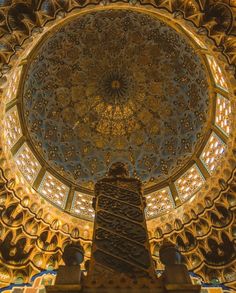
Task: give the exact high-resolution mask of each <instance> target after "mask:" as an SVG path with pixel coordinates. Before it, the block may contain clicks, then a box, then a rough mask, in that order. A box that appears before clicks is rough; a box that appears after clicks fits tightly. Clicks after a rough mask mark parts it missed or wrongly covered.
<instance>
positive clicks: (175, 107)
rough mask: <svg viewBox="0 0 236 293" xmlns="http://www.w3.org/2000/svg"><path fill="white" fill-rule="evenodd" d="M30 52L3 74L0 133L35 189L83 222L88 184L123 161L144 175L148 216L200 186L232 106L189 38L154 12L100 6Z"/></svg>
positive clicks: (216, 158)
mask: <svg viewBox="0 0 236 293" xmlns="http://www.w3.org/2000/svg"><path fill="white" fill-rule="evenodd" d="M32 47H33V48H32V49H30V50H29V52H30V53H29V54H28V53H26V59H27V62H25V61H24V59H22V60H23V61H20V63H19V65H18V66H19V67H21V69H20V70H17V69H16V73H15V75H16V77H15V78H13V81H12V82H13V87H14V86H15V87H17V86H18V81H19V84H20V86H19V89H18V91H17V92H16V91H15V92H13V93H11V95H10V98H9V99H8V100H7V106H6V112H7V113H6V127H5V133H6V137H8V142H7V144H8V147H10V148H11V153H12V154H13V157H14V160H15V162H16V165H17V167H18V169H19V170H20V172H21V173H22V174H23V176H24V178H25V179H26V181H28V183H29V184H30V187H33V188H34V190H35V191H36V193H40V194H41V195H42V196H43V197H44V198H46V199H49V200H50V201H51V202H52V203H53V204H54V205H56V206H57V207H59V208H61V209H63V210H64V209H66V210H67V211H68V212H70V213H72V214H73V215H76V216H79V217H80V218H85V219H90V220H91V219H92V218H93V216H94V213H93V209H92V197H91V195H92V193H93V186H94V182H96V181H97V180H98V179H99V178H101V177H103V176H106V175H107V171H108V169H109V167H110V166H111V164H112V163H114V162H116V161H120V162H123V163H125V164H127V166H128V168H129V171H130V174H131V175H132V176H135V177H137V178H139V179H141V180H142V182H143V184H144V189H145V194H146V196H147V209H146V215H147V219H151V218H155V217H156V216H158V215H160V214H163V213H164V212H166V211H169V210H172V209H174V208H175V207H178V206H180V205H182V203H184V202H185V201H186V200H188V199H190V198H191V197H193V196H194V195H195V194H196V193H197V192H199V190H200V189H201V188H202V187H203V186H205V185H206V184H207V179H208V178H209V177H210V176H211V175H212V174H213V173H214V172H215V171H216V169H217V166H218V165H219V163H220V162H221V159H222V157H223V155H224V153H225V151H226V149H227V139H228V136H229V133H230V122H229V121H230V120H229V117H230V112H231V103H230V101H229V97H228V96H229V93H228V85H227V82H226V80H225V79H224V77H223V75H222V73H221V69H220V67H219V66H218V64H217V63H216V61H215V59H214V57H213V56H212V55H211V54H210V52H208V50H207V47H206V46H205V45H204V44H203V43H202V42H201V40H199V39H198V38H196V37H195V36H194V34H192V33H189V32H188V31H187V30H186V29H185V28H184V27H180V26H179V25H178V24H174V23H173V22H170V21H169V19H168V18H166V17H164V16H160V15H157V14H152V13H147V12H146V11H141V10H139V9H134V8H133V9H131V8H121V7H120V8H119V9H111V8H105V9H102V8H101V9H98V10H91V11H87V12H86V13H80V14H76V17H73V16H72V17H71V18H69V19H66V20H65V21H61V22H60V25H56V26H55V27H53V28H51V29H50V30H48V32H47V33H44V34H42V37H41V38H39V40H38V41H36V42H35V44H33V46H32ZM23 56H24V54H23ZM22 65H23V66H22ZM14 83H15V84H14ZM216 88H217V91H216V90H215V89H216ZM16 95H17V97H16V99H15V96H16ZM21 180H22V179H21Z"/></svg>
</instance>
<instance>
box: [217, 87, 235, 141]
mask: <svg viewBox="0 0 236 293" xmlns="http://www.w3.org/2000/svg"><path fill="white" fill-rule="evenodd" d="M230 114H231V105H230V101H229V100H228V99H226V98H225V97H224V96H222V95H221V94H219V93H218V94H217V102H216V118H215V124H216V126H218V127H219V128H220V129H221V130H222V131H223V132H224V133H225V134H226V135H227V136H228V135H229V133H230V117H229V116H230Z"/></svg>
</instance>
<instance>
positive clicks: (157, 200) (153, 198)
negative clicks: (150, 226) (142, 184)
mask: <svg viewBox="0 0 236 293" xmlns="http://www.w3.org/2000/svg"><path fill="white" fill-rule="evenodd" d="M146 203H147V207H146V210H145V211H146V218H147V219H151V218H155V217H157V216H159V215H160V214H162V213H164V212H167V211H168V210H171V209H173V208H174V202H173V199H172V195H171V191H170V188H169V187H165V188H162V189H160V190H158V191H156V192H153V193H150V194H148V195H147V196H146Z"/></svg>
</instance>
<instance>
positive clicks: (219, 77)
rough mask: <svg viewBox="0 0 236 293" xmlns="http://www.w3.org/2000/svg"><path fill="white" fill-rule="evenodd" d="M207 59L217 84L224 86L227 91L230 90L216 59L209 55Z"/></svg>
mask: <svg viewBox="0 0 236 293" xmlns="http://www.w3.org/2000/svg"><path fill="white" fill-rule="evenodd" d="M207 60H208V63H209V65H210V68H211V72H212V76H213V78H214V81H215V84H216V86H218V87H220V88H222V89H223V90H225V91H228V86H227V83H226V80H225V78H224V76H223V73H222V70H221V69H220V67H219V65H218V64H217V62H216V61H215V59H214V57H213V56H210V55H207Z"/></svg>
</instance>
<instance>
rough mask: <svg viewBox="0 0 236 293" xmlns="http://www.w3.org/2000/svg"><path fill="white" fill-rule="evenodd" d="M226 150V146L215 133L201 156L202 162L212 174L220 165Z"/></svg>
mask: <svg viewBox="0 0 236 293" xmlns="http://www.w3.org/2000/svg"><path fill="white" fill-rule="evenodd" d="M225 150H226V144H225V143H224V142H223V141H222V140H221V139H220V138H219V137H218V136H217V135H216V134H215V133H214V132H212V134H211V136H210V138H209V140H208V142H207V144H206V146H205V148H204V150H203V152H202V154H201V156H200V159H201V161H202V162H203V164H204V165H205V166H206V168H207V170H208V172H209V173H210V174H213V173H214V171H215V170H216V168H217V166H218V165H219V164H220V161H221V159H222V156H223V155H224V152H225Z"/></svg>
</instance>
